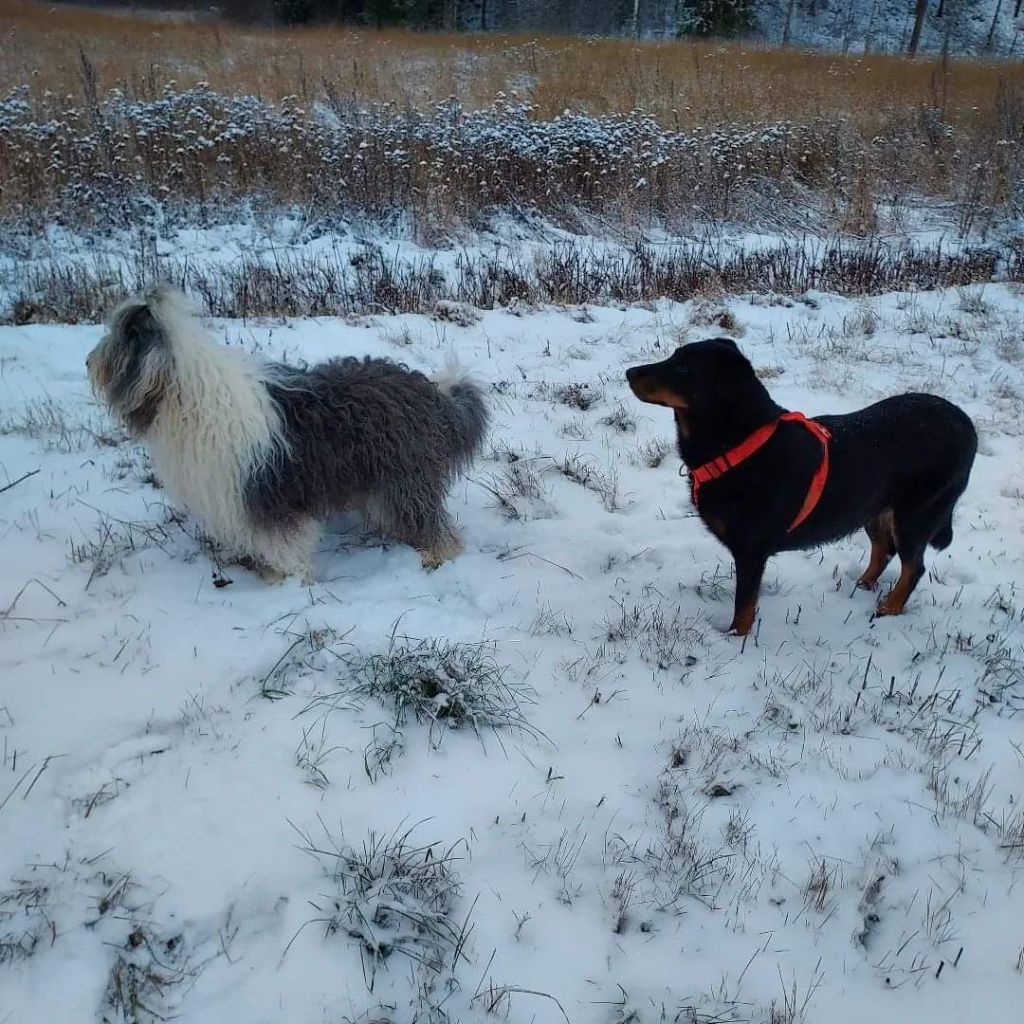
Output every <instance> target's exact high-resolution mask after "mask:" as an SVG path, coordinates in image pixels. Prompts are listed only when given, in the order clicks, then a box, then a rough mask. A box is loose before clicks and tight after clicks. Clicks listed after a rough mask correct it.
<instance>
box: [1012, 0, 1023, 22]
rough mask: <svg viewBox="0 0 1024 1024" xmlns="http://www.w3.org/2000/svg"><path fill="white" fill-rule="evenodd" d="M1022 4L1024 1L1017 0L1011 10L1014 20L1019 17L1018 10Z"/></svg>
mask: <svg viewBox="0 0 1024 1024" xmlns="http://www.w3.org/2000/svg"><path fill="white" fill-rule="evenodd" d="M1022 4H1024V0H1017V5H1016V6H1015V7H1014V9H1013V16H1014V17H1015V18H1019V17H1020V9H1021V5H1022Z"/></svg>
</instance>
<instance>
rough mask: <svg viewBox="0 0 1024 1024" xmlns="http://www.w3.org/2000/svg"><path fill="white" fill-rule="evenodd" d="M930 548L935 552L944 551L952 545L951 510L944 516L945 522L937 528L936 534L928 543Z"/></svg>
mask: <svg viewBox="0 0 1024 1024" xmlns="http://www.w3.org/2000/svg"><path fill="white" fill-rule="evenodd" d="M929 543H930V544H931V546H932V547H933V548H935V550H936V551H944V550H945V549H946V548H948V547H949V545H950V544H952V543H953V510H952V509H950V510H949V514H948V515H947V516H946V518H945V521H944V522H943V524H942V525H941V526H940V527H939V530H938V533H936V534H935V535H934V536H933V537H932V539H931V540H930V541H929Z"/></svg>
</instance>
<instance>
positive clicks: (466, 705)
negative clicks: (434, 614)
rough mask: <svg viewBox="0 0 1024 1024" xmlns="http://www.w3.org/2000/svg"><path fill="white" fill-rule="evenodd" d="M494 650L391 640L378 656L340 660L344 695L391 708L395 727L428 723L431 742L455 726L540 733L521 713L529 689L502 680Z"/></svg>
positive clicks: (453, 643) (482, 646)
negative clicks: (345, 682) (345, 674)
mask: <svg viewBox="0 0 1024 1024" xmlns="http://www.w3.org/2000/svg"><path fill="white" fill-rule="evenodd" d="M492 651H493V647H492V646H491V645H489V644H484V643H460V642H457V641H450V640H445V639H426V640H412V639H410V638H408V637H401V638H396V637H394V636H393V637H392V638H391V643H390V646H389V647H388V649H387V650H386V651H384V652H383V653H381V654H371V655H368V656H367V655H365V654H352V655H348V656H346V657H345V658H344V659H343V661H344V663H345V667H346V669H347V671H348V673H349V676H350V679H351V684H350V686H349V687H348V689H347V690H346V693H347V694H348V695H349V696H352V697H355V698H357V699H367V698H370V699H373V700H376V701H379V702H380V703H382V704H384V705H385V706H386V707H389V708H391V709H392V710H393V711H394V715H395V728H396V729H401V728H402V726H404V725H405V724H406V723H407V722H408V721H409V720H410V719H411V720H414V721H416V722H427V723H429V725H430V729H431V736H432V737H433V738H434V740H435V741H439V740H440V738H441V736H442V735H443V733H444V732H445V731H447V730H448V729H459V728H468V729H470V730H472V731H473V732H474V733H476V734H477V735H478V736H481V737H482V735H483V733H484V731H485V730H490V731H492V732H493V731H496V730H498V729H511V730H513V731H516V732H523V733H528V734H530V735H538V733H537V730H536V729H535V728H534V727H533V726H532V725H530V723H529V722H528V721H527V719H526V717H525V715H524V714H523V710H522V708H523V705H524V704H528V703H533V700H534V695H533V691H532V690H531V689H529V688H528V687H525V686H515V685H512V684H510V683H508V682H506V680H505V676H506V673H507V669H506V668H505V667H504V666H503V665H499V664H498V663H497V662H496V661H495V660H494V657H493V654H492Z"/></svg>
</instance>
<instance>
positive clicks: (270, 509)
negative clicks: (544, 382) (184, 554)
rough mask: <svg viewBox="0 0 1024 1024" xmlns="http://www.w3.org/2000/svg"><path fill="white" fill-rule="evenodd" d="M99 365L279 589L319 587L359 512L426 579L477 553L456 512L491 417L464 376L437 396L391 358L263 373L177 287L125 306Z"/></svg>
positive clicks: (453, 375) (95, 377) (182, 497)
mask: <svg viewBox="0 0 1024 1024" xmlns="http://www.w3.org/2000/svg"><path fill="white" fill-rule="evenodd" d="M86 365H87V367H88V370H89V378H90V380H91V381H92V385H93V388H94V389H95V390H96V392H97V394H99V395H101V396H102V397H103V398H104V399H105V401H106V402H107V404H108V405H109V407H110V409H111V410H112V411H113V412H114V413H116V414H117V415H118V416H120V418H121V419H122V420H123V421H124V422H125V424H126V425H127V427H128V429H129V430H130V432H131V433H132V434H133V435H134V436H135V437H137V438H139V439H140V440H141V441H142V442H143V443H144V444H145V445H146V447H147V448H148V449H149V452H150V454H151V456H152V458H153V463H154V468H155V470H156V475H157V478H158V479H159V480H160V481H161V483H162V484H163V485H164V487H165V488H166V490H167V492H168V494H169V495H170V497H171V498H172V499H173V500H174V501H176V502H178V503H180V504H182V505H183V506H185V508H187V509H188V510H189V511H190V512H191V513H192V514H193V515H195V516H196V517H197V518H198V519H199V520H200V521H201V522H202V524H203V526H204V528H205V530H206V532H207V533H208V534H209V535H210V537H211V538H212V539H213V540H214V541H215V542H217V543H218V544H219V545H221V546H222V547H223V548H225V549H226V551H227V552H228V553H229V554H230V555H231V556H233V557H235V558H240V559H242V560H244V561H245V560H247V561H251V562H254V563H255V564H256V565H257V567H259V568H260V570H261V571H262V572H263V574H264V575H265V576H268V577H279V576H283V575H287V574H289V573H295V572H300V573H302V574H303V575H304V576H305V577H306V578H307V579H308V578H310V575H311V559H312V554H313V549H314V547H315V545H316V542H317V540H318V538H319V536H320V531H321V528H322V524H323V523H324V521H325V520H326V519H327V518H329V517H330V516H331V515H332V514H335V513H337V512H341V511H344V510H346V509H351V508H361V509H363V510H364V511H365V513H366V515H367V518H368V521H369V522H370V524H371V525H372V526H374V527H376V528H378V529H380V530H381V532H383V533H384V534H386V535H388V536H390V537H392V538H394V539H396V540H400V541H403V542H404V543H407V544H410V545H412V546H413V547H414V548H416V549H417V550H418V551H419V552H420V554H421V556H422V559H423V563H424V565H429V566H436V565H438V564H440V563H441V562H442V561H444V560H445V559H447V558H451V557H454V556H455V555H456V554H457V553H458V552H459V550H460V548H461V545H460V542H459V539H458V535H457V533H456V531H455V528H454V525H453V524H452V521H451V519H450V518H449V516H448V513H447V511H446V510H445V497H446V494H447V491H448V488H449V486H450V485H451V483H452V481H453V480H454V478H455V476H456V475H457V473H458V472H459V471H460V470H461V469H462V468H463V467H465V466H466V465H468V463H469V462H470V461H471V460H472V458H473V456H474V455H475V454H476V452H477V451H478V449H479V447H480V444H481V442H482V440H483V436H484V432H485V430H486V426H487V410H486V407H485V405H484V402H483V398H482V395H481V392H480V390H479V389H478V388H477V387H476V386H475V385H474V384H473V383H471V382H470V381H469V380H467V379H465V378H464V377H462V376H461V375H460V374H459V373H458V372H455V371H448V372H447V373H446V374H445V375H444V376H443V377H441V378H439V379H437V380H433V381H432V380H430V379H429V378H427V377H425V376H424V375H423V374H422V373H416V372H413V371H410V370H408V369H406V368H405V367H403V366H400V365H398V364H397V363H393V362H391V361H390V360H387V359H371V358H366V359H355V358H351V357H349V358H343V359H332V360H330V361H328V362H325V363H320V364H318V365H315V366H312V367H310V368H309V369H298V368H295V367H290V366H286V365H284V364H281V363H267V362H262V361H259V360H256V359H254V358H252V357H250V356H247V355H246V354H244V353H242V352H240V351H238V350H236V349H230V348H226V347H224V346H223V345H219V344H217V342H216V341H215V340H214V339H213V338H212V337H211V336H210V335H209V334H208V333H207V332H206V331H205V329H204V328H203V326H202V324H201V322H200V320H199V318H198V316H197V315H196V313H195V311H194V310H193V309H192V307H191V306H190V305H189V303H188V300H187V299H186V298H185V296H184V295H183V294H182V293H181V292H179V291H177V290H175V289H173V288H167V287H160V288H157V289H154V290H153V291H151V292H149V293H148V294H146V295H144V296H143V297H142V298H138V299H129V300H127V301H126V302H123V303H122V304H121V305H120V306H119V307H118V309H117V310H116V311H115V312H114V314H113V317H112V318H111V322H110V327H109V330H108V331H107V333H106V334H105V335H104V336H103V338H102V339H101V340H100V342H99V344H98V345H97V346H96V347H95V348H94V349H93V350H92V352H90V353H89V357H88V359H87V360H86Z"/></svg>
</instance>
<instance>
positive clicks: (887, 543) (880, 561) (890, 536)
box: [857, 510, 896, 590]
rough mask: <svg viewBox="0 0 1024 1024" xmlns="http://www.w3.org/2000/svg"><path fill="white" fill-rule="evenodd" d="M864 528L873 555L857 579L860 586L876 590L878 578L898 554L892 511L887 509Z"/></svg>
mask: <svg viewBox="0 0 1024 1024" xmlns="http://www.w3.org/2000/svg"><path fill="white" fill-rule="evenodd" d="M864 529H865V530H866V531H867V535H868V537H870V538H871V557H870V559H869V560H868V567H867V568H866V569H865V570H864V574H863V575H862V576H861V578H860V579H859V580H857V586H858V587H864V589H865V590H874V589H875V587H877V586H878V578H879V577H880V576H881V575H882V573H883V572H885V569H886V566H888V564H889V562H890V561H892V556H893V555H895V554H896V533H895V529H894V527H893V515H892V512H891V511H889V510H887V511H885V512H882V513H880V514H879V515H877V516H875V518H874V519H871V520H869V521H868V523H867V524H866V525H865V527H864Z"/></svg>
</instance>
